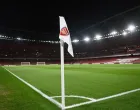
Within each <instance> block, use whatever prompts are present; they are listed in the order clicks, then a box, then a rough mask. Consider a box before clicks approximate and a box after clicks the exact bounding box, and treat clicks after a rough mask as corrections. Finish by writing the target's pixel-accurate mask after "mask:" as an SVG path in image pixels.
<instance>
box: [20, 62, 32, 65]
mask: <svg viewBox="0 0 140 110" xmlns="http://www.w3.org/2000/svg"><path fill="white" fill-rule="evenodd" d="M21 65H30V62H21Z"/></svg>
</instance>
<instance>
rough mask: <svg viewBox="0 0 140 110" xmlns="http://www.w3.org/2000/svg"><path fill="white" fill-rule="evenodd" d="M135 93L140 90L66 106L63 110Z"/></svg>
mask: <svg viewBox="0 0 140 110" xmlns="http://www.w3.org/2000/svg"><path fill="white" fill-rule="evenodd" d="M137 91H140V88H138V89H134V90H130V91H126V92H122V93H119V94H115V95H111V96H107V97H103V98H99V99H96V100H93V101H87V102H83V103H79V104H73V105H70V106H66V107H65V109H70V108H74V107H79V106H82V105H87V104H91V103H95V102H99V101H103V100H107V99H111V98H115V97H119V96H122V95H126V94H130V93H133V92H137Z"/></svg>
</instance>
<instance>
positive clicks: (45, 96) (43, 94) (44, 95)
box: [3, 67, 62, 108]
mask: <svg viewBox="0 0 140 110" xmlns="http://www.w3.org/2000/svg"><path fill="white" fill-rule="evenodd" d="M3 68H4V67H3ZM4 69H5V70H6V71H8V72H9V73H11V74H12V75H13V76H15V77H16V78H18V79H19V80H20V81H22V82H23V83H25V84H26V85H27V86H29V87H30V88H32V89H33V90H34V91H36V92H37V93H39V94H40V95H41V96H43V97H44V98H46V99H48V100H49V101H51V102H52V103H54V104H55V105H57V106H58V107H59V108H62V104H61V103H59V102H58V101H56V100H54V99H53V98H51V97H49V96H48V95H46V94H45V93H43V92H42V91H40V90H39V89H37V88H36V87H34V86H33V85H31V84H29V83H28V82H26V81H25V80H23V79H22V78H20V77H18V76H17V75H15V74H14V73H13V72H11V71H9V70H8V69H6V68H4Z"/></svg>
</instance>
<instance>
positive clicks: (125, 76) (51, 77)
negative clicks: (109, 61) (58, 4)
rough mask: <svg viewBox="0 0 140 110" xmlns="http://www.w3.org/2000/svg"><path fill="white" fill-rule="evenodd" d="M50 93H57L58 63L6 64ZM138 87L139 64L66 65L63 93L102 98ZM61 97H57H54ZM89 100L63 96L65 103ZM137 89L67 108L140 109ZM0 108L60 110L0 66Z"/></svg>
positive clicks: (37, 86) (56, 94)
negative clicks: (11, 65)
mask: <svg viewBox="0 0 140 110" xmlns="http://www.w3.org/2000/svg"><path fill="white" fill-rule="evenodd" d="M5 68H7V69H8V70H10V71H11V72H13V73H14V74H16V75H17V76H19V77H20V78H22V79H24V80H25V81H27V82H29V83H30V84H32V85H33V86H35V87H36V88H38V89H40V90H41V91H42V92H44V93H45V94H47V95H49V96H60V95H61V92H60V91H61V89H60V88H61V87H60V84H61V82H60V66H59V65H50V66H14V67H5ZM137 88H140V65H66V66H65V90H66V95H77V96H86V97H89V98H95V99H98V98H102V97H106V96H110V95H114V94H118V93H121V92H125V91H129V90H133V89H137ZM56 100H58V101H60V98H56ZM85 101H88V100H87V99H80V98H66V105H72V104H76V103H81V102H85ZM139 109H140V91H137V92H134V93H130V94H127V95H123V96H120V97H116V98H112V99H108V100H104V101H101V102H96V103H92V104H89V105H83V106H80V107H76V108H72V109H70V110H139ZM0 110H60V109H59V108H57V106H55V105H54V104H52V103H51V102H49V101H48V100H46V99H44V98H43V97H41V96H40V95H39V94H38V93H36V92H35V91H33V90H32V89H30V88H29V87H28V86H26V85H25V84H23V83H22V82H21V81H19V80H18V79H17V78H15V77H14V76H12V75H11V74H10V73H8V72H7V71H6V70H4V69H3V68H2V67H1V68H0Z"/></svg>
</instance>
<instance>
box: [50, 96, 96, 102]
mask: <svg viewBox="0 0 140 110" xmlns="http://www.w3.org/2000/svg"><path fill="white" fill-rule="evenodd" d="M59 97H61V96H52V97H51V98H53V99H54V98H59ZM65 97H68V98H81V99H87V100H90V101H93V100H94V101H96V99H94V98H89V97H85V96H78V95H65Z"/></svg>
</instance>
